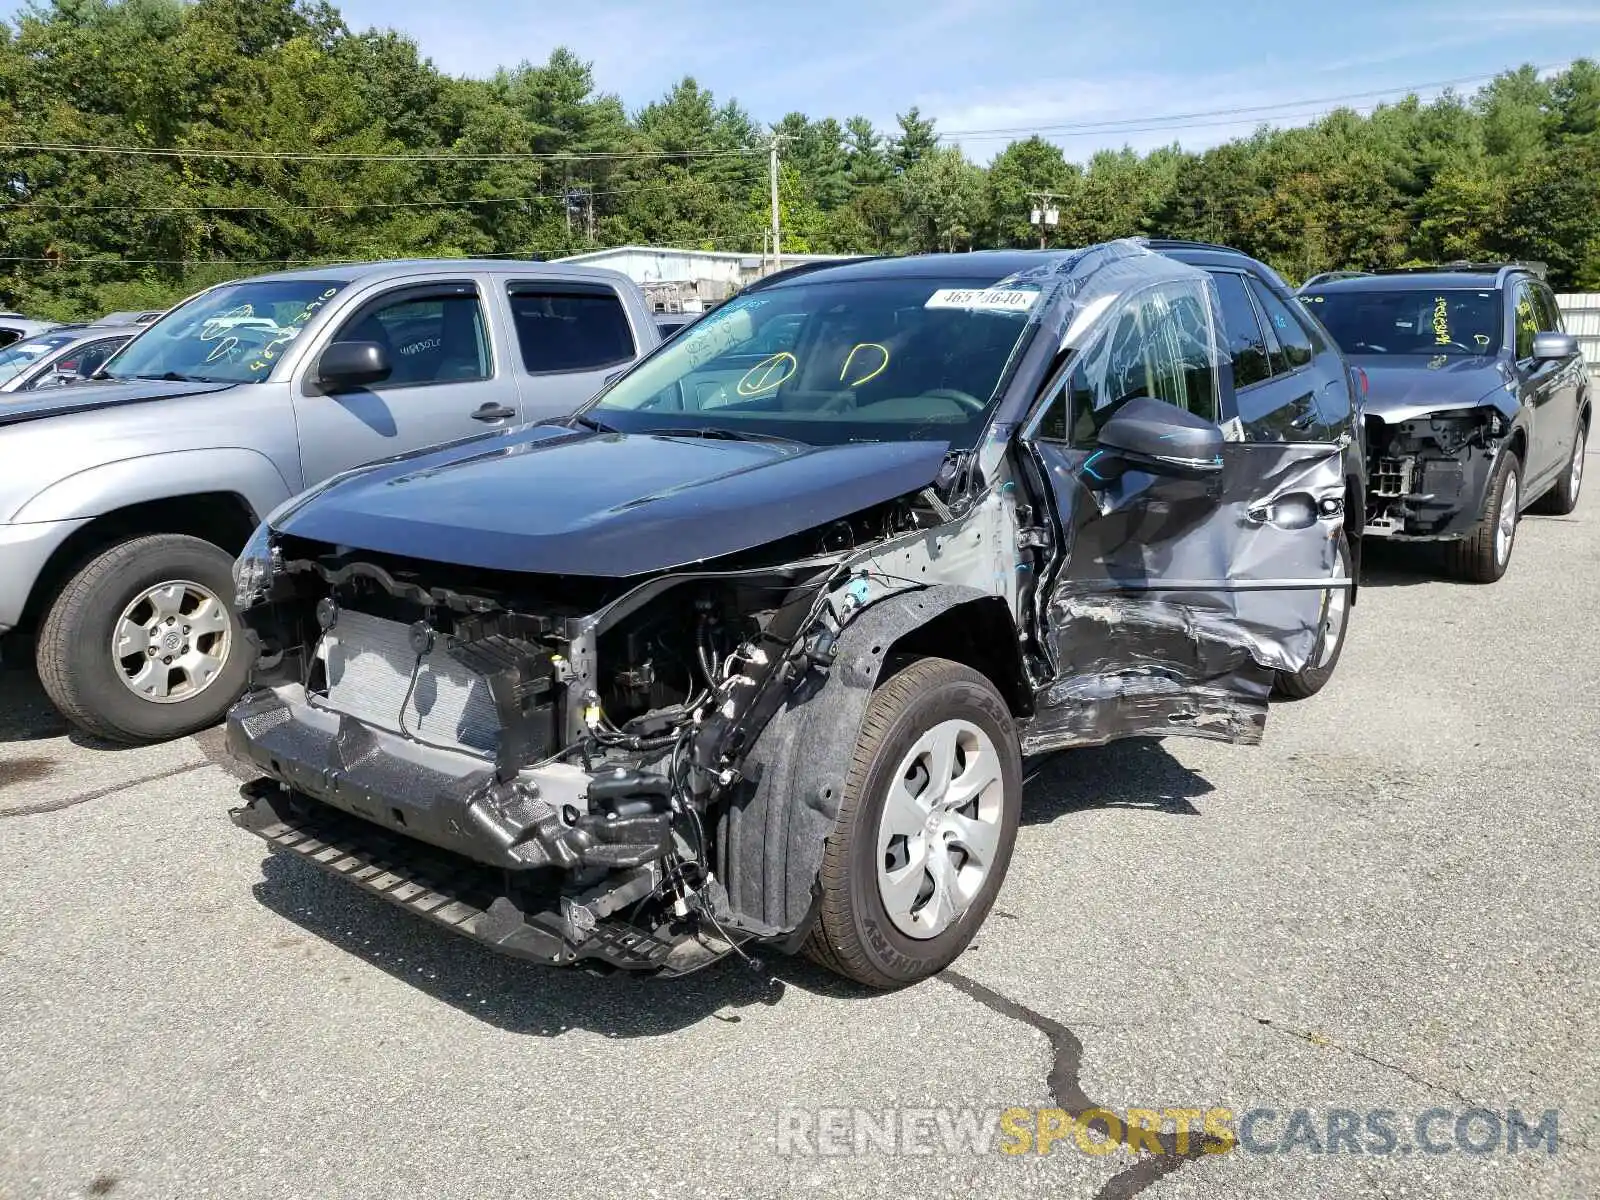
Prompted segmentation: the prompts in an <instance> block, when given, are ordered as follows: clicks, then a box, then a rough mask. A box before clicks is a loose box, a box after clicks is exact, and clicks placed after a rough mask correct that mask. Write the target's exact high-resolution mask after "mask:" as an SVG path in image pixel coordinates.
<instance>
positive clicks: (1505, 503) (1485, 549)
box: [1446, 450, 1522, 583]
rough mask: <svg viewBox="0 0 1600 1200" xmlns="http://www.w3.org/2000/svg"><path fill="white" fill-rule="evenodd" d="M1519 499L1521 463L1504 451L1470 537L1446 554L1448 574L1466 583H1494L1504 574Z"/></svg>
mask: <svg viewBox="0 0 1600 1200" xmlns="http://www.w3.org/2000/svg"><path fill="white" fill-rule="evenodd" d="M1521 496H1522V463H1521V462H1520V461H1518V459H1517V456H1516V455H1515V454H1513V453H1511V451H1509V450H1507V451H1506V452H1505V453H1503V454H1502V455H1501V456H1500V462H1499V464H1498V466H1496V468H1495V473H1494V478H1493V479H1492V480H1490V482H1489V494H1488V495H1487V496H1485V497H1484V500H1483V515H1482V516H1480V517H1479V518H1478V524H1477V526H1476V528H1474V529H1473V531H1472V533H1471V534H1469V535H1468V536H1467V537H1464V538H1462V539H1461V540H1460V541H1458V542H1451V543H1449V548H1448V549H1447V550H1446V556H1447V561H1448V562H1449V565H1450V573H1451V574H1452V575H1454V576H1455V577H1456V578H1457V579H1464V580H1466V581H1467V582H1468V583H1494V582H1496V581H1497V580H1498V579H1499V578H1500V577H1501V576H1502V575H1504V574H1505V573H1506V567H1507V566H1508V565H1510V563H1511V550H1512V548H1513V546H1514V545H1515V544H1516V538H1517V517H1518V515H1519V510H1518V507H1517V504H1518V501H1519V500H1520V499H1521Z"/></svg>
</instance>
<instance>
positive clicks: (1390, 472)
mask: <svg viewBox="0 0 1600 1200" xmlns="http://www.w3.org/2000/svg"><path fill="white" fill-rule="evenodd" d="M1366 421H1367V428H1366V435H1367V455H1368V458H1367V462H1368V483H1367V526H1366V532H1367V533H1369V534H1372V535H1374V536H1377V537H1396V538H1450V537H1459V536H1462V535H1463V534H1465V533H1467V532H1470V530H1471V528H1472V526H1473V524H1474V523H1475V522H1476V521H1477V520H1478V517H1479V514H1480V512H1481V510H1482V507H1483V496H1484V492H1485V490H1486V489H1487V488H1488V486H1489V480H1490V479H1491V478H1492V477H1493V474H1494V464H1495V462H1496V457H1497V455H1498V454H1499V452H1500V449H1501V446H1502V445H1503V443H1504V439H1505V435H1506V433H1507V431H1508V429H1509V424H1508V422H1507V421H1506V418H1505V417H1504V416H1503V415H1502V414H1501V413H1499V412H1498V411H1497V410H1495V409H1493V408H1488V407H1485V408H1467V409H1452V410H1447V411H1444V412H1438V413H1431V414H1428V415H1424V416H1417V417H1412V418H1410V419H1407V420H1401V421H1394V422H1388V421H1384V420H1383V419H1382V418H1381V417H1376V416H1371V415H1369V416H1368V417H1367V419H1366Z"/></svg>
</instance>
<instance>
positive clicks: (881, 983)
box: [805, 658, 1022, 989]
mask: <svg viewBox="0 0 1600 1200" xmlns="http://www.w3.org/2000/svg"><path fill="white" fill-rule="evenodd" d="M951 730H957V731H958V732H957V733H956V734H955V735H953V736H955V737H957V738H958V739H966V740H962V741H960V742H959V744H960V747H961V752H962V753H961V756H956V755H955V754H952V758H951V759H950V760H949V761H952V762H953V764H954V772H953V776H951V777H947V778H949V779H950V782H951V784H952V785H954V786H952V787H951V788H950V789H949V790H948V791H947V790H946V789H945V788H943V787H938V786H937V784H936V779H935V774H936V773H935V772H933V771H928V770H927V768H928V767H929V766H931V765H932V755H933V754H936V753H938V747H939V746H941V745H945V744H946V743H944V742H943V741H942V740H941V739H942V736H943V734H944V733H946V732H949V731H951ZM985 738H986V739H987V741H988V747H987V748H986V747H985V746H984V744H983V739H985ZM930 739H931V740H932V743H931V744H932V746H933V747H934V748H933V749H931V750H928V751H926V752H924V751H923V750H921V749H919V748H920V747H923V746H924V745H927V744H929V743H930ZM952 744H954V743H952ZM969 750H972V751H975V753H967V751H969ZM989 751H992V755H993V757H992V759H991V758H989V757H988V752H989ZM908 756H919V757H915V758H913V759H912V760H911V763H912V765H911V771H910V772H909V773H907V774H905V775H904V776H902V773H901V772H902V765H903V764H905V763H907V761H908ZM986 770H992V771H993V779H992V780H991V782H990V783H989V784H988V785H987V786H985V787H984V788H982V790H981V791H979V792H977V794H976V798H974V799H972V801H971V803H970V804H966V803H962V804H960V805H958V807H957V808H956V810H955V811H954V812H950V811H949V810H947V809H945V808H944V807H943V804H944V803H945V802H948V803H951V804H955V803H956V800H957V799H959V798H961V797H964V796H965V795H966V793H967V791H968V790H970V788H971V786H972V785H973V783H975V782H976V781H977V780H980V779H982V778H983V777H984V772H985V771H986ZM963 780H967V781H968V782H967V784H966V786H963ZM891 784H900V785H901V787H900V789H899V790H898V791H897V792H896V795H897V797H899V798H901V799H902V800H904V799H906V798H910V799H911V800H913V801H915V802H917V803H918V804H919V807H918V808H917V809H916V812H917V813H927V812H930V811H931V815H930V816H929V817H928V818H927V822H926V824H925V825H922V826H918V833H917V834H916V836H915V837H914V838H912V839H910V842H909V843H908V840H907V839H906V838H904V837H892V838H889V840H888V842H887V843H885V837H886V835H887V831H888V830H889V829H890V827H891V824H892V823H893V821H894V815H899V814H907V813H911V812H912V809H910V808H909V807H907V804H906V803H896V804H895V805H894V810H893V814H894V815H891V816H890V817H888V818H886V816H885V811H886V809H888V808H890V804H891V800H890V788H891ZM917 787H925V788H926V789H927V791H926V792H924V793H922V796H923V797H926V796H927V795H930V794H931V793H932V792H933V791H935V790H937V791H938V792H940V793H942V794H943V795H944V796H945V797H946V801H933V802H932V803H931V808H930V806H924V805H921V804H920V800H919V798H917V797H913V796H912V792H913V790H914V789H916V788H917ZM1021 803H1022V759H1021V753H1020V751H1019V749H1018V745H1017V735H1016V727H1015V725H1014V724H1013V722H1012V718H1011V712H1010V710H1009V709H1008V708H1007V707H1006V702H1005V701H1004V700H1003V699H1002V698H1001V696H1000V693H999V692H997V691H996V690H995V688H994V685H993V684H991V683H990V682H989V681H988V680H987V679H985V678H984V677H983V676H982V675H980V674H978V673H977V672H976V671H974V670H972V669H970V668H968V667H964V666H962V665H961V664H959V663H954V662H950V661H948V660H946V659H942V658H925V659H920V660H918V661H916V662H913V663H912V664H911V665H910V666H908V667H906V668H905V670H903V671H901V672H899V673H898V674H896V675H894V676H892V677H891V678H890V679H888V680H887V681H885V682H884V683H882V684H880V685H879V687H878V690H877V692H876V693H875V694H874V695H873V697H872V701H871V703H870V705H869V706H868V708H867V712H866V716H865V717H864V718H863V720H862V724H861V737H860V740H859V741H858V742H857V743H856V746H855V748H854V751H853V753H852V755H851V759H850V765H849V769H848V771H847V772H846V776H845V784H844V794H843V796H842V799H841V802H840V808H839V820H838V824H837V825H836V826H835V828H834V831H833V833H832V834H830V835H829V836H828V840H827V843H826V845H825V846H824V848H823V858H822V869H821V872H820V877H819V882H820V886H821V893H822V894H821V903H820V905H819V912H818V917H817V923H816V925H815V926H814V927H813V928H812V930H811V933H810V935H809V937H808V939H807V942H806V946H805V951H806V954H807V955H808V956H809V957H810V958H811V959H812V960H813V961H815V962H817V963H819V964H821V965H822V966H824V967H826V968H828V969H829V970H830V971H833V972H835V973H836V974H839V975H843V976H844V977H845V978H847V979H852V980H855V981H856V982H857V983H863V984H866V985H867V986H868V987H874V988H882V989H889V988H899V987H905V986H907V985H908V984H913V983H916V982H918V981H919V980H922V979H926V978H927V977H928V976H930V975H933V974H935V973H937V972H939V971H941V970H943V969H944V968H945V967H946V966H948V965H949V964H950V963H952V962H954V961H955V959H956V958H957V957H958V956H959V955H960V954H961V952H962V951H963V950H965V949H966V948H967V945H968V944H969V943H970V942H971V941H972V938H973V935H974V934H976V933H977V931H978V927H979V926H980V925H982V924H983V919H984V917H985V916H987V915H988V912H989V908H990V906H991V905H993V903H994V898H995V895H996V894H997V893H998V892H999V890H1000V885H1001V884H1002V883H1003V882H1004V880H1005V873H1006V868H1007V867H1008V866H1009V865H1010V862H1011V850H1012V846H1013V845H1014V843H1015V841H1016V834H1017V820H1018V814H1019V812H1020V809H1021ZM956 818H960V819H961V821H962V825H961V826H960V828H962V829H965V830H969V831H973V834H974V836H973V837H972V839H971V841H972V844H973V845H974V846H978V847H982V849H979V850H978V851H977V852H976V853H971V854H969V852H968V851H967V850H966V849H965V848H964V843H963V840H962V835H961V834H960V833H957V832H953V827H954V822H955V820H956ZM916 819H917V820H921V817H920V816H918V817H917V818H916ZM939 822H944V824H942V825H941V824H939ZM979 834H981V837H980V836H978V835H979ZM918 838H920V839H922V840H921V842H920V843H919V844H920V845H921V846H922V847H923V848H924V850H925V852H926V860H925V861H926V863H927V864H928V865H927V866H925V867H924V868H922V869H920V870H919V869H918V866H917V864H916V863H915V862H914V861H912V855H913V854H914V853H915V846H914V845H912V844H910V843H916V841H917V839H918ZM990 838H992V846H990V845H988V844H987V842H988V839H990ZM885 844H887V846H888V850H887V851H885V849H884V848H883V847H884V845H885ZM941 855H942V856H944V857H942V858H941V857H940V856H941ZM895 856H904V861H903V862H902V863H901V865H900V866H899V868H898V870H897V872H895V873H896V874H898V876H899V878H900V879H902V880H905V881H907V886H908V887H909V886H910V880H911V879H912V878H913V877H914V878H915V881H916V884H915V886H916V888H917V889H918V890H919V892H920V890H921V889H923V888H928V887H931V888H932V892H931V894H930V895H929V897H928V898H927V899H926V900H925V901H921V902H920V904H921V907H920V908H919V907H918V903H919V902H918V901H913V902H912V905H911V908H910V910H909V911H907V910H905V909H904V908H902V907H897V908H896V909H895V911H894V912H891V910H890V908H889V906H888V905H887V903H886V901H885V898H884V891H883V889H884V888H885V887H888V886H890V885H889V884H888V883H887V882H880V871H882V872H883V874H884V878H885V880H887V878H888V877H889V876H890V875H891V872H890V871H889V869H888V863H890V862H892V861H895ZM985 856H986V857H987V859H988V862H987V864H983V863H982V861H981V860H982V858H983V857H985ZM940 863H943V864H945V865H944V867H942V868H940V872H938V873H936V871H935V868H936V867H938V866H939V864H940ZM973 869H978V870H980V871H981V875H979V876H977V877H976V878H974V877H973V876H971V874H970V872H971V870H973ZM951 871H953V872H954V874H949V872H951ZM939 873H942V874H943V876H944V878H946V879H947V880H948V881H949V887H947V888H945V889H944V890H942V891H941V889H940V888H939V886H938V885H937V883H936V882H935V880H936V874H939ZM964 875H965V876H967V877H968V878H967V879H966V881H965V882H963V881H962V878H961V877H962V876H964ZM958 884H959V885H960V886H959V887H958V886H957V885H958ZM963 893H966V895H965V898H962V897H963ZM901 894H902V895H909V894H910V893H909V891H902V893H901ZM941 897H943V898H949V899H951V906H950V908H949V909H944V908H942V905H941V903H940V900H941ZM951 911H954V913H955V915H954V916H953V919H951V920H950V921H949V923H948V924H947V925H944V926H942V927H941V926H940V925H939V916H940V914H941V912H943V913H949V912H951ZM896 914H898V915H896ZM918 921H923V922H926V927H925V928H923V929H922V930H920V931H913V933H908V932H907V931H906V929H904V928H902V927H901V924H900V923H903V922H912V923H915V922H918Z"/></svg>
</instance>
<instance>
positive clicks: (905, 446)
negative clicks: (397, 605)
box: [272, 425, 949, 578]
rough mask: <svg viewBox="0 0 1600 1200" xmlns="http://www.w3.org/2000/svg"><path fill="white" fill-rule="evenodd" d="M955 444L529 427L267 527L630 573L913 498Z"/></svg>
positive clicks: (316, 502) (402, 549) (345, 540)
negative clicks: (804, 441)
mask: <svg viewBox="0 0 1600 1200" xmlns="http://www.w3.org/2000/svg"><path fill="white" fill-rule="evenodd" d="M948 450H949V446H948V444H947V443H945V442H868V443H852V444H849V445H843V446H803V445H799V444H797V443H788V442H736V441H722V440H712V439H709V438H697V437H667V436H662V435H659V434H622V433H593V432H590V431H588V430H582V429H577V430H575V429H569V428H566V427H563V426H553V425H534V426H526V427H523V428H521V429H513V430H508V431H506V432H505V433H504V434H499V435H493V436H490V437H487V438H473V439H470V440H468V441H465V442H459V443H455V444H453V445H450V446H445V447H440V448H438V449H436V450H433V451H431V452H427V453H424V454H421V455H416V456H410V457H406V458H401V459H396V460H391V461H389V462H385V463H380V464H377V465H375V466H373V467H371V468H368V469H365V470H361V471H357V472H355V473H353V474H351V475H350V476H347V477H345V478H343V479H341V480H338V481H336V482H334V483H333V484H332V485H331V486H329V487H327V488H326V489H325V490H322V491H321V492H319V493H318V494H316V495H314V496H312V497H311V498H309V499H308V500H306V501H305V502H303V503H300V504H293V503H291V504H290V505H288V506H287V509H286V511H284V512H282V513H281V514H280V515H278V516H276V518H275V519H274V521H273V523H272V524H273V527H274V529H276V530H277V531H278V532H280V533H285V534H289V535H291V536H294V537H304V538H310V539H313V540H316V541H320V542H327V543H332V544H334V545H337V546H341V547H350V548H354V549H361V550H370V551H377V552H380V553H387V554H396V555H403V556H405V557H408V558H417V559H428V560H432V561H436V562H445V563H452V564H456V565H459V566H468V567H484V568H489V569H492V570H505V571H523V572H529V573H536V574H565V575H590V576H603V577H612V578H622V577H627V576H633V575H645V574H650V573H653V572H657V571H665V570H670V569H672V568H674V567H682V566H687V565H689V564H691V563H697V562H703V561H705V560H707V559H711V558H717V557H720V556H722V555H726V554H734V553H737V552H738V551H741V550H749V549H752V548H753V547H756V546H760V545H762V544H764V543H767V542H771V541H774V540H776V539H778V538H782V537H786V536H788V535H790V534H796V533H801V532H804V531H805V530H807V529H811V528H814V527H816V526H818V525H823V524H826V523H827V522H829V521H833V520H836V519H838V518H840V517H846V516H849V515H850V514H852V513H855V512H858V511H860V510H861V509H863V508H868V507H870V506H872V505H874V504H879V503H882V502H884V501H886V500H892V499H894V498H895V497H897V496H902V495H905V494H906V493H907V492H911V491H915V490H917V489H918V488H921V487H925V486H927V485H928V484H930V483H932V482H933V480H934V478H935V477H936V476H937V475H938V472H939V468H940V466H941V465H942V464H943V462H944V458H945V455H946V453H947V452H948Z"/></svg>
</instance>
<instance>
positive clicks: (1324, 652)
mask: <svg viewBox="0 0 1600 1200" xmlns="http://www.w3.org/2000/svg"><path fill="white" fill-rule="evenodd" d="M1351 562H1352V559H1351V556H1350V542H1349V540H1348V539H1347V538H1343V537H1341V538H1340V539H1339V553H1338V562H1337V563H1336V564H1335V566H1334V568H1333V569H1334V572H1335V574H1337V575H1338V576H1339V577H1340V578H1341V579H1348V578H1349V577H1350V571H1351V569H1352V568H1351ZM1352 590H1353V589H1352V588H1351V587H1350V586H1349V585H1346V586H1345V587H1341V588H1329V589H1328V590H1327V592H1325V593H1324V594H1323V600H1322V623H1321V628H1320V631H1319V632H1318V634H1317V645H1316V648H1315V649H1314V650H1312V652H1311V659H1310V661H1309V662H1307V663H1306V665H1305V667H1304V668H1303V669H1301V670H1299V671H1297V672H1295V673H1294V674H1292V675H1291V674H1290V673H1289V672H1287V671H1279V672H1278V678H1277V681H1276V683H1275V685H1274V686H1273V689H1272V690H1273V693H1274V695H1276V696H1278V697H1279V698H1280V699H1284V700H1304V699H1305V698H1306V697H1308V696H1315V695H1316V694H1317V693H1318V692H1320V691H1321V690H1322V689H1323V688H1325V687H1327V686H1328V680H1330V679H1332V678H1333V670H1334V668H1335V667H1337V666H1338V665H1339V655H1340V654H1342V653H1343V652H1344V635H1345V630H1347V629H1348V628H1349V627H1350V593H1351V591H1352Z"/></svg>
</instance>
